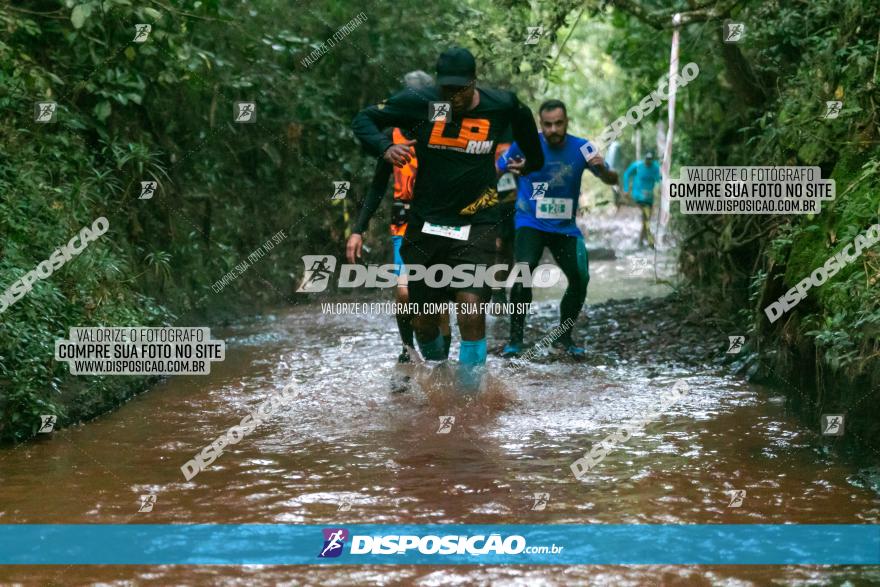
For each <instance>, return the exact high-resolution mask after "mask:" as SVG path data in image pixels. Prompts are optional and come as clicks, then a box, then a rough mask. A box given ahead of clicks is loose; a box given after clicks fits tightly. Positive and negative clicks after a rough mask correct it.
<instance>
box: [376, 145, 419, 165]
mask: <svg viewBox="0 0 880 587" xmlns="http://www.w3.org/2000/svg"><path fill="white" fill-rule="evenodd" d="M415 144H416V142H415V141H406V142H405V143H399V144H396V145H391V146H390V147H388V148H387V149H385V152H384V153H383V154H382V158H383V159H385V161H388V162H389V163H391V164H392V165H394V166H395V167H403V166H404V165H406V164H407V163H409V160H410V159H412V152H411V151H410V148H411V147H412V146H413V145H415Z"/></svg>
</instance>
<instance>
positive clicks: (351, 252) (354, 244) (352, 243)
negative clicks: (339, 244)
mask: <svg viewBox="0 0 880 587" xmlns="http://www.w3.org/2000/svg"><path fill="white" fill-rule="evenodd" d="M363 248H364V237H363V236H361V235H360V234H358V233H356V232H355V233H354V234H352V235H351V236H350V237H348V242H347V243H345V258H346V259H348V262H349V263H357V259H360V258H361V251H362V249H363Z"/></svg>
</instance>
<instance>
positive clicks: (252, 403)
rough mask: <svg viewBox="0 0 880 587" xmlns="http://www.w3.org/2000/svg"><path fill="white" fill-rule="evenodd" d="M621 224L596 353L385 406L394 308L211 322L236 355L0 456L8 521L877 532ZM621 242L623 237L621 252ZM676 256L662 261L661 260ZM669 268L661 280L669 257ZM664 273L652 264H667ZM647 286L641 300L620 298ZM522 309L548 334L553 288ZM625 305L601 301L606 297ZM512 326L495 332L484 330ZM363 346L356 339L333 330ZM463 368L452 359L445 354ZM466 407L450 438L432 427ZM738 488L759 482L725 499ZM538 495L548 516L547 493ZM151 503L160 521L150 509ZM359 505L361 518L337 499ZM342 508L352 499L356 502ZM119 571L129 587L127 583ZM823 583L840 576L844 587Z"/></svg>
mask: <svg viewBox="0 0 880 587" xmlns="http://www.w3.org/2000/svg"><path fill="white" fill-rule="evenodd" d="M630 216H631V214H630V213H629V211H627V210H624V211H621V215H620V216H618V217H617V219H616V220H607V221H603V222H598V223H591V224H590V229H591V234H590V236H589V239H592V240H591V241H589V242H593V243H596V246H602V244H601V242H600V241H602V239H605V240H606V241H608V242H612V241H614V242H617V243H623V244H622V245H621V246H620V247H618V248H619V249H622V250H619V251H618V255H619V258H618V259H617V260H594V261H592V262H591V273H592V275H593V280H592V282H591V286H590V287H591V290H590V298H589V299H588V304H589V306H588V309H587V319H586V320H583V319H582V320H581V322H580V323H579V325H578V335H579V336H581V337H583V338H584V339H585V341H586V343H587V345H586V346H587V350H588V353H589V357H588V359H587V361H585V362H584V363H574V362H571V361H570V360H568V359H567V358H564V357H561V356H559V355H556V354H555V353H554V352H552V351H551V352H546V353H542V354H540V355H539V356H537V357H536V358H535V359H534V360H533V361H532V362H531V363H530V365H528V366H527V367H525V368H518V369H513V370H511V369H508V368H507V367H508V366H509V365H508V363H507V361H505V360H503V359H501V358H499V357H498V356H497V355H496V356H490V359H489V365H490V368H491V371H492V373H493V374H494V376H493V379H492V381H491V383H490V392H489V393H487V394H486V395H485V396H484V397H483V398H482V399H479V400H477V401H476V402H475V403H474V404H471V405H463V404H461V403H460V402H450V401H449V400H448V398H445V397H444V396H443V395H442V394H441V393H439V388H440V387H441V386H440V384H439V381H440V379H442V378H441V377H440V376H439V375H438V376H437V377H428V376H425V377H422V378H421V379H420V381H421V383H422V387H420V388H418V389H415V390H413V391H412V392H411V393H408V394H402V395H391V394H389V392H388V384H389V379H390V377H391V374H392V372H393V371H394V370H395V369H398V367H397V366H396V364H395V359H396V356H397V350H398V344H397V336H396V331H395V325H394V321H393V319H392V318H391V317H389V316H384V315H383V316H369V315H367V316H363V315H362V316H358V317H352V316H340V315H332V314H323V313H321V308H320V305H319V304H313V305H302V306H298V307H292V308H284V309H280V310H278V311H277V312H275V313H272V314H267V315H263V316H260V317H259V318H253V319H250V320H245V321H242V322H240V323H238V324H235V325H232V326H230V327H228V328H223V329H214V330H212V333H213V334H214V335H215V338H221V339H225V340H226V344H227V359H226V361H225V362H223V363H216V364H215V365H214V366H213V370H212V373H211V375H210V376H207V377H175V378H171V379H169V380H166V381H164V382H162V383H160V384H159V385H157V386H156V387H155V388H154V389H152V390H151V391H149V392H148V393H145V394H143V395H140V396H138V397H136V398H134V399H133V400H132V401H130V402H129V403H128V404H126V405H125V406H123V407H121V408H120V409H119V410H117V411H115V412H113V413H111V414H107V415H105V416H103V417H101V418H98V419H97V420H95V421H93V422H90V423H87V424H85V425H82V426H77V427H73V428H71V429H66V430H62V431H59V432H57V433H54V434H52V435H50V437H48V438H40V439H38V440H37V441H36V442H33V443H30V444H26V445H22V446H19V447H16V448H14V449H5V450H3V451H2V452H0V467H2V470H3V477H4V480H3V484H2V486H0V522H2V523H43V524H45V523H117V524H118V523H297V524H327V523H336V524H338V523H342V522H345V523H378V524H398V523H417V524H427V523H466V524H498V523H504V524H520V523H523V524H562V523H605V524H607V523H651V524H659V523H672V524H702V523H706V524H710V523H711V524H715V523H730V524H738V523H750V524H754V523H772V524H783V523H812V524H825V523H841V524H845V523H846V524H849V523H877V522H878V519H880V501H878V494H877V491H876V490H877V486H876V485H874V486H873V488H872V485H871V481H870V479H871V477H870V475H868V474H867V472H866V471H859V470H858V469H857V468H856V467H855V466H854V465H852V464H851V463H850V462H849V461H848V460H846V459H844V458H843V457H841V456H839V455H837V454H835V453H834V452H832V451H828V450H825V449H823V444H822V442H821V437H818V435H817V434H816V431H815V430H814V429H812V428H810V427H808V426H806V425H805V424H804V423H803V422H801V421H799V420H798V419H797V418H796V417H795V416H794V414H793V413H792V412H791V411H790V410H789V409H787V407H786V401H785V400H784V397H783V395H782V393H781V392H779V391H774V390H769V389H765V388H761V387H759V386H755V385H751V384H749V383H746V382H745V381H743V380H741V379H739V378H737V377H734V376H731V375H728V374H725V373H723V371H722V370H721V369H720V368H718V367H712V366H711V365H712V364H717V363H716V362H715V359H717V356H718V355H719V354H723V353H724V352H725V350H726V349H725V347H726V343H727V340H726V337H723V336H722V335H721V334H719V333H715V332H712V331H711V330H705V326H704V325H701V324H699V323H698V322H699V320H694V319H693V318H690V319H688V318H687V311H685V310H682V305H683V303H684V302H683V301H679V300H676V299H674V298H670V297H665V298H660V297H657V296H659V295H661V294H664V293H665V292H666V291H668V288H666V287H665V286H658V285H656V284H654V278H653V273H652V274H651V275H648V274H645V275H633V270H632V267H633V264H632V263H631V262H630V261H629V259H630V258H631V257H632V256H634V255H636V256H637V254H636V253H635V252H633V251H632V250H631V247H630V248H628V247H629V244H628V243H629V240H627V239H629V238H630V237H631V236H632V235H631V234H630V232H629V231H630V229H634V228H635V226H636V225H635V223H634V222H633V220H634V218H630ZM612 244H613V242H612ZM659 258H660V259H661V260H668V259H669V256H668V254H666V255H660V256H659ZM667 266H668V263H667V264H664V265H663V267H667ZM664 271H667V272H668V269H663V268H661V273H663V272H664ZM637 294H647V295H649V296H653V297H649V298H645V299H642V300H639V301H633V300H628V301H624V300H620V299H617V300H615V299H614V298H628V297H631V296H633V295H637ZM543 297H544V298H547V299H549V300H550V301H542V302H541V304H540V306H539V311H538V313H537V314H536V315H535V316H533V317H531V318H530V320H529V331H528V332H529V340H531V341H532V342H534V341H536V340H537V339H538V338H539V337H540V336H541V335H542V334H543V333H546V332H547V331H549V330H550V329H551V328H552V327H553V325H554V324H555V321H556V320H557V312H556V304H557V300H558V295H557V294H555V293H553V292H548V294H547V295H545V296H543ZM609 299H611V300H612V301H610V302H607V303H603V304H601V305H596V303H597V301H603V300H609ZM506 325H507V321H506V319H504V318H498V317H494V318H492V319H490V340H492V341H494V342H497V343H500V342H502V341H503V335H504V333H505V329H506ZM343 336H345V337H356V338H355V345H354V350H353V351H350V350H347V349H345V348H343V347H341V346H340V345H339V340H340V337H343ZM453 356H455V355H453ZM291 377H294V378H295V380H296V381H298V382H299V385H298V390H297V394H296V396H295V397H294V398H293V399H292V400H290V401H289V402H288V403H287V405H285V406H284V408H283V409H282V410H281V411H280V412H279V413H278V414H277V415H276V416H275V417H273V418H271V419H270V420H268V421H266V422H265V423H264V424H263V425H262V426H260V427H259V428H257V429H256V430H255V431H254V432H252V433H251V434H250V435H249V436H247V437H245V438H244V439H243V440H242V441H241V442H239V443H238V444H237V445H234V446H232V447H229V448H227V449H226V451H225V453H224V454H222V455H221V456H220V457H219V458H218V459H217V460H216V461H215V462H214V463H213V464H212V465H211V466H210V467H209V468H208V469H207V470H205V471H203V472H201V473H200V474H199V475H198V476H196V477H195V478H194V479H193V480H192V481H190V482H185V481H184V479H183V477H182V475H181V471H180V466H181V465H182V464H183V463H184V462H186V461H187V460H188V459H190V458H191V457H192V455H193V454H194V453H196V452H198V451H199V450H200V449H201V448H202V447H203V446H205V445H206V444H209V443H210V442H211V441H212V440H213V439H215V438H216V437H217V436H219V435H220V434H222V433H223V432H224V431H225V430H226V429H228V428H229V427H230V426H232V425H234V424H236V423H238V421H239V420H240V419H241V418H242V417H243V416H244V415H246V414H248V413H250V412H251V411H253V409H254V408H255V407H256V406H257V405H258V404H259V403H261V402H262V401H264V400H265V398H266V397H268V396H269V395H270V394H272V393H274V392H277V391H278V390H279V389H280V388H281V387H283V386H284V385H285V384H286V383H287V382H288V381H289V380H290V378H291ZM679 379H680V380H684V381H685V382H686V383H687V384H688V387H689V390H690V391H689V393H687V394H686V396H685V397H683V398H682V399H681V400H680V401H679V402H677V403H676V404H674V405H673V406H672V407H671V408H670V409H669V410H667V411H666V412H664V413H663V414H662V415H661V416H660V417H659V418H658V419H656V420H654V421H652V422H651V423H649V424H648V425H647V426H646V427H645V428H643V429H642V431H641V432H640V433H637V434H635V435H633V437H632V438H630V439H629V440H628V441H627V442H625V443H622V444H620V445H619V446H617V447H616V448H615V449H614V450H613V451H611V452H610V453H609V454H608V456H607V457H606V458H605V460H604V461H603V462H602V463H601V464H600V465H599V466H598V467H597V468H596V469H595V470H594V471H592V472H591V473H590V474H589V475H587V476H585V477H584V478H583V479H582V480H580V481H579V480H577V479H575V478H574V476H573V474H572V471H571V469H570V464H571V463H572V461H574V460H575V459H577V458H578V457H580V456H582V455H583V454H584V453H585V452H588V451H589V450H590V448H591V447H592V446H593V445H594V444H595V443H597V442H599V441H600V440H601V439H602V438H604V437H605V436H606V435H607V434H609V433H610V432H611V431H613V430H615V429H616V428H618V427H619V426H621V425H622V424H624V423H626V422H627V421H629V420H631V419H632V418H634V417H636V416H638V415H641V414H648V413H651V412H652V411H654V410H655V409H656V406H657V398H658V396H659V395H660V394H661V393H662V392H663V391H664V390H667V389H670V388H671V387H672V385H673V383H674V382H675V381H677V380H679ZM444 415H455V416H456V423H455V426H454V427H453V430H452V431H451V433H449V434H443V435H438V434H437V433H436V431H437V427H438V426H437V422H438V418H439V417H440V416H444ZM730 490H745V491H746V494H745V497H744V500H743V503H742V505H741V506H739V507H729V504H730V496H729V495H728V494H727V493H726V492H727V491H730ZM536 493H546V494H548V497H547V504H546V506H545V507H544V509H537V510H536V509H533V506H534V494H536ZM143 494H155V495H156V503H155V506H154V508H153V511H152V512H149V513H138V507H139V505H140V496H141V495H143ZM345 502H347V503H348V504H349V506H342V507H343V509H344V510H348V511H339V510H340V507H341V504H343V503H345ZM348 507H350V509H348ZM819 571H820V568H819V567H748V566H743V567H674V566H664V567H613V566H606V567H587V566H573V567H567V568H565V569H564V570H563V569H561V568H557V567H550V566H546V567H515V566H507V567H407V566H403V567H393V568H388V567H386V568H379V567H356V566H345V567H334V568H332V569H331V568H314V567H308V568H307V567H298V568H293V567H254V566H244V567H233V566H200V567H175V566H163V567H151V568H148V567H128V568H124V567H112V566H108V567H87V566H79V567H70V568H62V567H57V568H50V567H41V568H28V567H19V568H16V567H6V568H4V569H3V571H2V573H3V574H4V575H5V576H2V577H0V580H2V581H3V582H8V581H13V582H14V581H24V582H27V583H31V582H33V583H39V584H46V583H49V582H54V583H58V584H65V585H72V584H82V583H86V582H92V581H99V582H103V583H106V584H124V582H125V581H123V579H126V580H131V579H134V580H135V581H136V583H137V584H139V585H170V584H212V585H220V584H228V583H235V582H240V583H241V584H248V585H254V584H259V585H263V584H265V585H272V584H278V583H279V582H289V583H290V584H304V583H308V584H355V583H359V584H364V583H367V582H377V583H384V584H390V583H393V582H405V583H411V582H412V583H415V582H418V583H420V584H424V585H435V584H436V585H440V584H444V585H447V584H455V583H460V584H465V583H467V584H473V583H475V582H487V583H488V582H492V584H522V585H525V584H528V585H545V584H547V585H549V584H556V583H558V582H562V581H565V582H567V583H570V582H572V581H580V582H583V583H586V582H589V583H590V584H607V585H628V584H633V585H637V584H638V585H642V584H695V585H703V584H709V582H710V581H711V582H714V583H715V584H730V585H767V584H770V583H771V581H773V580H780V581H784V582H786V583H791V582H795V581H797V580H801V581H805V582H807V583H809V584H825V583H823V581H830V582H831V583H833V584H838V585H839V584H841V582H842V581H844V580H846V579H852V580H854V581H855V584H867V583H868V582H869V581H871V580H873V581H880V571H877V570H876V569H872V568H870V567H861V568H859V567H852V568H846V567H836V568H835V570H834V571H831V570H829V569H827V568H824V569H821V575H820V574H819ZM117 582H118V583H117ZM831 583H829V584H831Z"/></svg>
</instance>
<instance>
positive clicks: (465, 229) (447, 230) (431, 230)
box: [422, 222, 471, 241]
mask: <svg viewBox="0 0 880 587" xmlns="http://www.w3.org/2000/svg"><path fill="white" fill-rule="evenodd" d="M422 232H424V233H425V234H436V235H437V236H445V237H446V238H454V239H455V240H460V241H466V240H467V239H468V235H469V234H470V233H471V225H470V224H468V225H466V226H443V225H442V224H431V223H430V222H425V223H424V224H423V225H422Z"/></svg>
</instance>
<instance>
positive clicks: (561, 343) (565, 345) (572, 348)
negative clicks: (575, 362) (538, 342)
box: [553, 339, 587, 359]
mask: <svg viewBox="0 0 880 587" xmlns="http://www.w3.org/2000/svg"><path fill="white" fill-rule="evenodd" d="M553 346H554V347H556V348H559V349H562V350H564V351H565V352H566V353H567V354H568V355H569V356H570V357H571V358H573V359H585V358H586V357H587V351H585V350H584V347H581V346H578V345H576V344H575V343H574V341H573V340H571V339H568V340H566V339H559V340H557V341H554V342H553Z"/></svg>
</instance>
